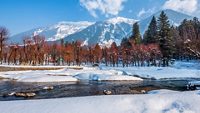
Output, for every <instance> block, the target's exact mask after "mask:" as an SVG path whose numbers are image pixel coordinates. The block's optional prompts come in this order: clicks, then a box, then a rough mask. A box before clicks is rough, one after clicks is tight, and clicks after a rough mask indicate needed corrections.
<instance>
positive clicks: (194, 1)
mask: <svg viewBox="0 0 200 113" xmlns="http://www.w3.org/2000/svg"><path fill="white" fill-rule="evenodd" d="M163 9H172V10H175V11H179V12H183V13H187V14H193V13H195V11H197V9H198V0H167V1H166V2H165V4H164V5H163Z"/></svg>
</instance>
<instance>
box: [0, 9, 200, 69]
mask: <svg viewBox="0 0 200 113" xmlns="http://www.w3.org/2000/svg"><path fill="white" fill-rule="evenodd" d="M199 38H200V22H199V21H198V19H197V18H194V19H193V20H184V21H183V22H182V24H181V25H180V26H179V27H173V26H170V24H169V20H168V17H167V16H166V14H165V13H164V12H162V13H161V14H160V17H159V18H158V20H156V18H155V17H153V18H152V20H151V22H150V24H149V27H148V29H147V31H146V32H145V34H144V36H143V38H142V36H141V33H140V30H139V25H138V23H135V24H134V25H133V31H132V35H131V36H130V37H128V38H124V39H123V40H122V42H121V44H120V45H119V46H117V45H116V43H115V42H113V43H112V44H111V46H110V47H100V46H99V44H96V45H93V46H82V43H81V42H79V41H76V42H72V43H68V42H64V40H61V42H60V43H48V42H45V37H43V36H39V35H37V36H33V37H25V38H24V40H23V44H22V45H18V44H10V45H6V40H7V39H8V30H7V29H5V28H0V62H1V63H3V62H4V63H8V64H16V65H17V64H26V65H48V64H49V63H53V64H54V65H66V64H67V65H81V64H96V63H104V64H105V65H107V66H108V65H110V66H118V65H121V64H122V66H151V65H154V66H168V65H169V64H170V61H171V59H172V58H177V59H185V58H190V59H191V58H199V57H200V46H198V45H199V44H200V39H199Z"/></svg>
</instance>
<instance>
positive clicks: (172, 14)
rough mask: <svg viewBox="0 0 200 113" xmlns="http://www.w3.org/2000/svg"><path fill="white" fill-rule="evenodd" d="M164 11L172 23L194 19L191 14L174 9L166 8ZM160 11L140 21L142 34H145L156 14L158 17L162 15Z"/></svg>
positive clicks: (176, 23) (178, 23) (176, 24)
mask: <svg viewBox="0 0 200 113" xmlns="http://www.w3.org/2000/svg"><path fill="white" fill-rule="evenodd" d="M164 12H165V13H166V15H167V16H168V18H169V22H170V24H171V25H174V26H178V25H180V24H181V22H182V21H183V20H184V19H192V18H193V17H192V16H189V15H186V14H183V13H180V12H176V11H173V10H170V9H166V10H164ZM160 13H161V11H159V12H157V13H155V14H153V15H151V16H150V17H148V18H146V19H143V20H141V21H140V22H139V25H140V30H141V33H142V34H144V32H145V30H146V29H147V28H148V25H149V23H150V21H151V19H152V18H153V16H155V17H156V18H157V19H158V18H159V16H160Z"/></svg>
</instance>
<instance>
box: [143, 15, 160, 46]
mask: <svg viewBox="0 0 200 113" xmlns="http://www.w3.org/2000/svg"><path fill="white" fill-rule="evenodd" d="M144 43H146V44H152V43H158V28H157V21H156V18H155V16H153V18H152V20H151V22H150V24H149V27H148V29H147V31H146V32H145V34H144Z"/></svg>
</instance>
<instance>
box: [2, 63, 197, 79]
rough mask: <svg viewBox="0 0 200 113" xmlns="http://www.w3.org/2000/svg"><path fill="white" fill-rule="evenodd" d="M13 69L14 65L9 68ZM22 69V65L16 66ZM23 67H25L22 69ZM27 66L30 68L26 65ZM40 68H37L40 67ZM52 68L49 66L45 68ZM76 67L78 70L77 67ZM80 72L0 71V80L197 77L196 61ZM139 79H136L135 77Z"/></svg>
mask: <svg viewBox="0 0 200 113" xmlns="http://www.w3.org/2000/svg"><path fill="white" fill-rule="evenodd" d="M10 67H14V66H10ZM16 67H23V66H16ZM24 67H26V66H24ZM28 67H29V66H28ZM39 67H40V66H39ZM48 67H51V66H47V68H48ZM42 68H45V66H42ZM76 68H77V67H76ZM79 68H83V69H70V68H69V67H63V69H60V70H36V71H34V70H31V71H8V72H0V77H3V78H7V79H12V80H16V81H20V82H72V81H73V82H74V81H80V80H95V81H101V80H107V81H110V80H111V81H120V80H142V79H141V78H154V79H181V78H200V63H199V62H197V61H196V62H176V63H175V64H174V65H172V66H171V67H125V68H123V67H106V66H103V65H101V66H100V68H97V67H96V68H94V67H79ZM135 75H136V76H138V77H136V76H135Z"/></svg>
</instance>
